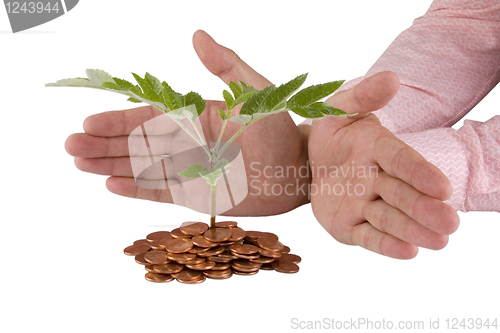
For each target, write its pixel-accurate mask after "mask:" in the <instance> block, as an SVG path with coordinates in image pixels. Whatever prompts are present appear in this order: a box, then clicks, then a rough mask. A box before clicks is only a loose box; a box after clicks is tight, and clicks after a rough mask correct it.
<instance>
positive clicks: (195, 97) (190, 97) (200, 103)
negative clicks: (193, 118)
mask: <svg viewBox="0 0 500 333" xmlns="http://www.w3.org/2000/svg"><path fill="white" fill-rule="evenodd" d="M189 105H194V106H195V107H196V112H197V116H200V115H201V114H202V113H203V111H205V108H206V106H207V103H206V102H205V100H204V99H203V98H202V97H201V95H200V94H198V93H196V92H194V91H191V92H189V93H187V94H186V96H184V106H189Z"/></svg>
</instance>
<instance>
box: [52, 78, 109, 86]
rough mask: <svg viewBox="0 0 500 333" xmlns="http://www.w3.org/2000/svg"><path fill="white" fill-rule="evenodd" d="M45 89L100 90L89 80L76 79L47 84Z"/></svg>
mask: <svg viewBox="0 0 500 333" xmlns="http://www.w3.org/2000/svg"><path fill="white" fill-rule="evenodd" d="M45 86H46V87H88V88H100V86H98V87H96V86H95V85H94V84H93V83H92V82H91V81H90V80H89V79H86V78H81V77H77V78H74V79H62V80H58V81H57V82H55V83H47V84H46V85H45Z"/></svg>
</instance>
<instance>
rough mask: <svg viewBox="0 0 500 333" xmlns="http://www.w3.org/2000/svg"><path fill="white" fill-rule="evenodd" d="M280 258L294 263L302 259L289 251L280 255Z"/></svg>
mask: <svg viewBox="0 0 500 333" xmlns="http://www.w3.org/2000/svg"><path fill="white" fill-rule="evenodd" d="M280 260H282V261H291V262H293V263H295V264H298V263H299V262H301V261H302V259H301V258H300V257H299V256H298V255H296V254H290V253H283V255H282V256H281V258H280Z"/></svg>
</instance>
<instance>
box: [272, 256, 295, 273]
mask: <svg viewBox="0 0 500 333" xmlns="http://www.w3.org/2000/svg"><path fill="white" fill-rule="evenodd" d="M271 265H272V266H273V268H274V270H275V271H277V272H280V273H297V272H298V271H299V266H297V264H296V263H293V262H291V261H283V260H281V258H280V259H276V260H275V261H273V262H272V263H271Z"/></svg>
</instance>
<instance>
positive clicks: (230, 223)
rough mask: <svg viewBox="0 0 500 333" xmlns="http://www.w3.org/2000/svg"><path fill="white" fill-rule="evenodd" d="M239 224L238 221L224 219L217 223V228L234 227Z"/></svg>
mask: <svg viewBox="0 0 500 333" xmlns="http://www.w3.org/2000/svg"><path fill="white" fill-rule="evenodd" d="M237 225H238V223H237V222H236V221H222V222H216V223H215V227H216V228H234V227H236V226H237Z"/></svg>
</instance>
